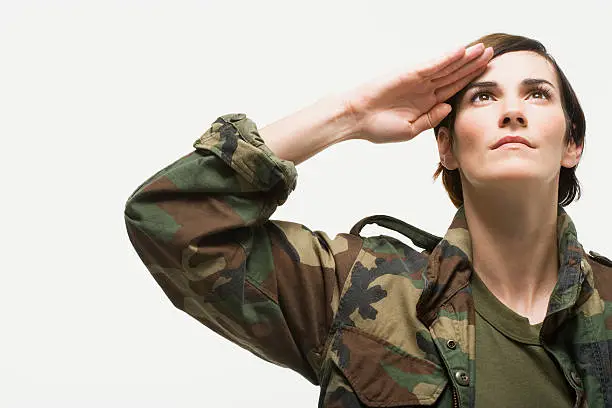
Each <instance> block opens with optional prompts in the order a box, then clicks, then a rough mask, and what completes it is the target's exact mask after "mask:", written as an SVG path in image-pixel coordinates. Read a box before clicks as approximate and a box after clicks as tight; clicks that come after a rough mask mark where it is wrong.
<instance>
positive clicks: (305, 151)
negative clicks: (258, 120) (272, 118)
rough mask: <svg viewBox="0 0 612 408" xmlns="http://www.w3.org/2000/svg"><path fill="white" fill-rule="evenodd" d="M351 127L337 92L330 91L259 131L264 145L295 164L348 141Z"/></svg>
mask: <svg viewBox="0 0 612 408" xmlns="http://www.w3.org/2000/svg"><path fill="white" fill-rule="evenodd" d="M354 130H355V124H354V120H353V118H352V117H351V115H350V114H349V113H348V112H347V109H346V106H345V103H344V99H343V98H342V96H341V95H337V94H333V95H330V96H327V97H325V98H322V99H320V100H318V101H317V102H315V103H314V104H312V105H310V106H307V107H305V108H303V109H300V110H299V111H297V112H295V113H292V114H290V115H289V116H286V117H284V118H282V119H279V120H277V121H276V122H274V123H272V124H270V125H267V126H265V127H264V128H262V129H260V130H259V134H260V136H261V138H262V139H263V140H264V142H265V144H266V146H268V147H269V148H270V150H272V152H274V154H275V155H276V156H278V157H279V158H281V159H284V160H289V161H291V162H293V163H294V164H295V165H298V164H300V163H301V162H303V161H305V160H307V159H309V158H310V157H312V156H314V155H315V154H316V153H319V152H320V151H322V150H324V149H325V148H327V147H329V146H331V145H333V144H335V143H338V142H341V141H343V140H348V139H350V138H351V137H352V135H353V133H354Z"/></svg>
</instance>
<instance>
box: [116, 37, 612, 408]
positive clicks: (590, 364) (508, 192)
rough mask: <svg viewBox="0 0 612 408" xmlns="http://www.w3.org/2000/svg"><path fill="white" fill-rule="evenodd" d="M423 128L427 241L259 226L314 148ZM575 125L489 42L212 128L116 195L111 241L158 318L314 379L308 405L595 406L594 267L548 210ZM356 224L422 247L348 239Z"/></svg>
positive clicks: (604, 376) (600, 265)
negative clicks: (442, 206) (118, 206)
mask: <svg viewBox="0 0 612 408" xmlns="http://www.w3.org/2000/svg"><path fill="white" fill-rule="evenodd" d="M481 43H482V44H481ZM475 44H477V45H475ZM485 47H486V48H485ZM445 101H446V103H445ZM431 128H434V131H435V134H436V140H437V143H438V150H439V153H440V161H441V165H440V167H439V169H438V171H437V172H436V174H435V175H434V177H436V176H438V175H439V174H440V173H443V181H444V185H445V187H446V189H447V191H448V193H449V196H450V198H451V200H452V201H453V203H454V204H455V206H456V207H457V213H456V215H455V217H454V219H453V220H452V223H451V225H450V227H449V229H448V231H447V233H446V234H445V236H444V237H443V238H439V237H434V236H432V235H430V234H427V233H424V232H422V231H420V230H417V229H415V228H414V227H411V226H408V225H405V224H403V223H401V222H399V221H397V220H392V219H389V218H385V217H378V218H371V219H365V220H363V221H362V222H361V223H359V224H358V225H356V226H355V227H354V228H353V230H351V233H349V234H338V235H337V236H336V237H335V238H334V239H331V238H330V237H328V236H327V235H326V234H325V233H323V232H320V231H315V232H313V231H311V230H309V229H308V228H306V227H305V226H303V225H299V224H296V223H291V222H286V221H272V220H270V217H271V215H272V214H273V213H274V211H275V209H276V208H277V206H278V205H281V204H283V203H284V202H285V200H286V199H287V197H288V195H289V194H290V192H291V191H292V190H293V189H294V188H295V184H296V177H297V174H296V169H295V165H297V164H299V163H301V162H303V161H304V160H307V159H308V158H309V157H312V156H313V155H314V154H316V153H317V152H320V151H321V150H323V149H324V148H326V147H328V146H330V145H332V144H335V143H338V142H341V141H344V140H351V139H365V140H369V141H371V142H373V143H387V142H400V141H406V140H410V139H412V138H414V137H415V136H417V135H418V134H420V133H421V132H423V131H425V130H427V129H431ZM584 132H585V123H584V115H583V113H582V110H581V108H580V105H579V103H578V100H577V98H576V96H575V95H574V93H573V91H572V89H571V86H570V84H569V82H568V81H567V78H565V76H564V75H563V73H562V71H561V69H560V68H559V67H558V66H557V64H556V63H555V62H554V60H553V59H552V57H550V56H549V55H548V54H547V53H546V50H545V49H544V47H543V46H542V45H541V44H540V43H539V42H537V41H535V40H531V39H528V38H525V37H520V36H512V35H507V34H491V35H488V36H485V37H482V38H480V39H479V40H477V41H475V42H474V43H472V44H470V46H469V47H468V48H463V47H461V48H460V49H458V50H456V51H455V52H452V53H449V54H448V55H445V56H443V57H441V58H439V59H438V60H436V61H434V62H431V63H429V64H424V65H422V66H420V67H418V68H417V69H414V70H412V71H411V72H407V73H398V74H397V75H393V76H387V77H384V78H379V79H376V80H374V81H371V82H368V83H366V84H364V85H362V86H360V87H358V88H357V89H355V90H352V91H350V92H347V93H346V94H343V95H332V96H330V97H327V98H324V99H322V100H320V101H318V102H317V103H315V104H314V105H312V106H310V107H307V108H305V109H303V110H301V111H299V112H296V113H294V114H292V115H290V116H288V117H286V118H283V119H281V120H279V121H278V122H275V123H273V124H271V125H269V126H267V127H265V128H263V129H261V130H260V131H259V130H258V129H257V127H256V125H255V123H254V122H253V121H251V120H249V119H248V118H247V117H246V116H245V115H244V114H229V115H224V116H221V117H220V118H219V119H217V121H215V122H214V123H213V124H212V126H211V128H210V129H208V131H206V132H205V133H204V135H203V136H202V137H200V138H199V139H198V140H197V141H196V142H195V143H194V147H195V151H193V152H191V153H190V154H188V155H186V156H185V157H183V158H181V159H179V160H177V161H176V162H174V163H172V164H171V165H169V166H168V167H166V168H164V169H163V170H161V171H160V172H158V173H156V174H155V175H153V176H152V177H151V178H150V179H148V180H147V181H145V182H144V183H143V184H142V185H141V186H140V187H139V188H138V189H137V190H136V191H135V192H134V194H133V195H132V196H131V197H130V198H129V199H128V202H127V204H126V209H125V217H126V218H125V219H126V225H127V231H128V234H129V237H130V240H131V242H132V243H133V245H134V247H135V249H136V251H137V253H138V255H139V256H140V258H141V259H142V261H143V262H144V264H145V265H146V266H147V268H148V269H149V271H150V272H151V273H152V275H153V277H154V278H155V279H156V280H157V282H158V283H159V284H160V286H161V287H162V288H163V290H164V291H165V293H166V294H167V295H168V297H169V298H170V300H171V301H172V302H173V304H174V305H175V306H176V307H178V308H179V309H181V310H184V311H185V312H187V313H189V314H190V315H192V316H193V317H195V318H196V319H198V320H199V321H200V322H202V323H203V324H205V325H206V326H208V327H209V328H211V329H212V330H214V331H215V332H217V333H218V334H220V335H222V336H224V337H225V338H227V339H229V340H231V341H233V342H235V343H237V344H239V345H240V346H242V347H244V348H245V349H247V350H250V351H251V352H253V353H255V354H256V355H258V356H260V357H262V358H264V359H266V360H268V361H270V362H273V363H275V364H278V365H281V366H285V367H289V368H291V369H293V370H295V371H297V372H298V373H300V374H302V375H303V376H304V377H305V378H307V379H308V380H310V381H311V382H312V383H313V384H316V385H320V386H321V394H320V400H319V406H320V407H343V408H346V407H367V406H376V407H398V406H421V405H429V406H436V407H451V406H453V407H473V406H475V404H476V403H477V404H478V405H477V406H479V407H492V406H495V407H506V406H507V407H510V406H512V407H517V406H521V407H522V406H546V407H612V380H611V378H612V363H611V360H612V323H611V322H612V262H610V261H609V260H607V258H605V257H602V256H599V255H597V254H594V253H591V255H590V256H589V255H587V254H586V253H585V252H584V250H583V248H582V246H581V245H580V243H579V242H578V241H577V235H576V230H575V227H574V224H573V223H572V221H571V219H570V217H569V215H568V214H567V213H566V212H565V211H564V210H563V208H562V206H564V205H567V204H569V203H570V202H571V201H572V200H573V199H574V196H575V194H576V193H579V188H578V184H577V180H576V178H575V175H574V171H575V168H576V166H577V165H578V163H579V160H580V155H581V153H582V150H583V146H584ZM507 137H509V138H507ZM507 142H508V143H507ZM372 221H374V222H379V223H381V224H383V225H389V226H391V227H394V228H397V229H399V230H403V231H405V232H407V234H408V235H409V236H410V237H411V238H412V239H413V242H415V244H416V245H418V246H421V247H423V248H424V249H425V250H424V251H422V252H418V251H417V250H415V249H414V248H413V247H410V246H408V245H406V244H405V243H403V242H400V241H399V240H396V239H394V238H391V237H387V236H377V237H361V236H359V230H360V229H361V227H362V226H363V225H364V224H365V223H367V222H372ZM468 226H469V227H468ZM476 357H477V358H476Z"/></svg>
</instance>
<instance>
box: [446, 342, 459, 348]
mask: <svg viewBox="0 0 612 408" xmlns="http://www.w3.org/2000/svg"><path fill="white" fill-rule="evenodd" d="M446 347H448V348H449V349H451V350H454V349H456V348H457V343H455V340H449V341H447V342H446Z"/></svg>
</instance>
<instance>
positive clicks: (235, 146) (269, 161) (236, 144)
mask: <svg viewBox="0 0 612 408" xmlns="http://www.w3.org/2000/svg"><path fill="white" fill-rule="evenodd" d="M193 147H194V148H196V149H203V150H207V151H210V152H212V153H214V154H215V155H217V156H218V157H220V158H221V159H222V160H223V161H225V163H227V164H228V165H229V166H230V167H231V168H232V169H234V170H235V171H236V172H237V173H238V174H239V175H241V176H242V177H243V178H244V179H246V180H247V182H249V183H250V184H252V185H253V186H254V187H256V188H257V189H258V190H262V191H274V192H275V196H276V198H277V204H278V205H281V204H283V203H284V202H285V201H286V200H287V197H288V196H289V194H290V193H291V191H293V190H294V189H295V186H296V183H297V170H296V168H295V165H294V164H293V162H291V161H288V160H283V159H280V158H279V157H277V156H276V155H275V154H274V153H273V152H272V151H271V150H270V149H269V148H268V146H266V145H265V143H264V141H263V139H262V138H261V136H260V135H259V132H258V130H257V125H256V124H255V122H253V121H252V120H250V119H249V118H247V116H246V115H245V114H244V113H233V114H227V115H223V116H220V117H219V118H217V120H215V121H214V122H213V124H212V125H211V127H210V128H209V129H208V130H207V131H206V132H205V133H204V134H203V135H202V136H201V137H199V138H198V139H197V140H196V141H195V142H194V144H193Z"/></svg>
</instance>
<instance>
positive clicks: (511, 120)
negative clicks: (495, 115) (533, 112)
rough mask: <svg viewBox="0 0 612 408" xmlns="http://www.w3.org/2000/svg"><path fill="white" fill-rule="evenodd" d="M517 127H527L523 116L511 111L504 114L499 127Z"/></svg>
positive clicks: (519, 112)
mask: <svg viewBox="0 0 612 408" xmlns="http://www.w3.org/2000/svg"><path fill="white" fill-rule="evenodd" d="M513 125H517V126H518V127H525V126H527V118H526V117H525V115H523V112H522V111H520V110H512V111H508V112H506V113H505V114H504V115H502V117H501V123H500V127H505V126H510V127H512V126H513Z"/></svg>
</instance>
